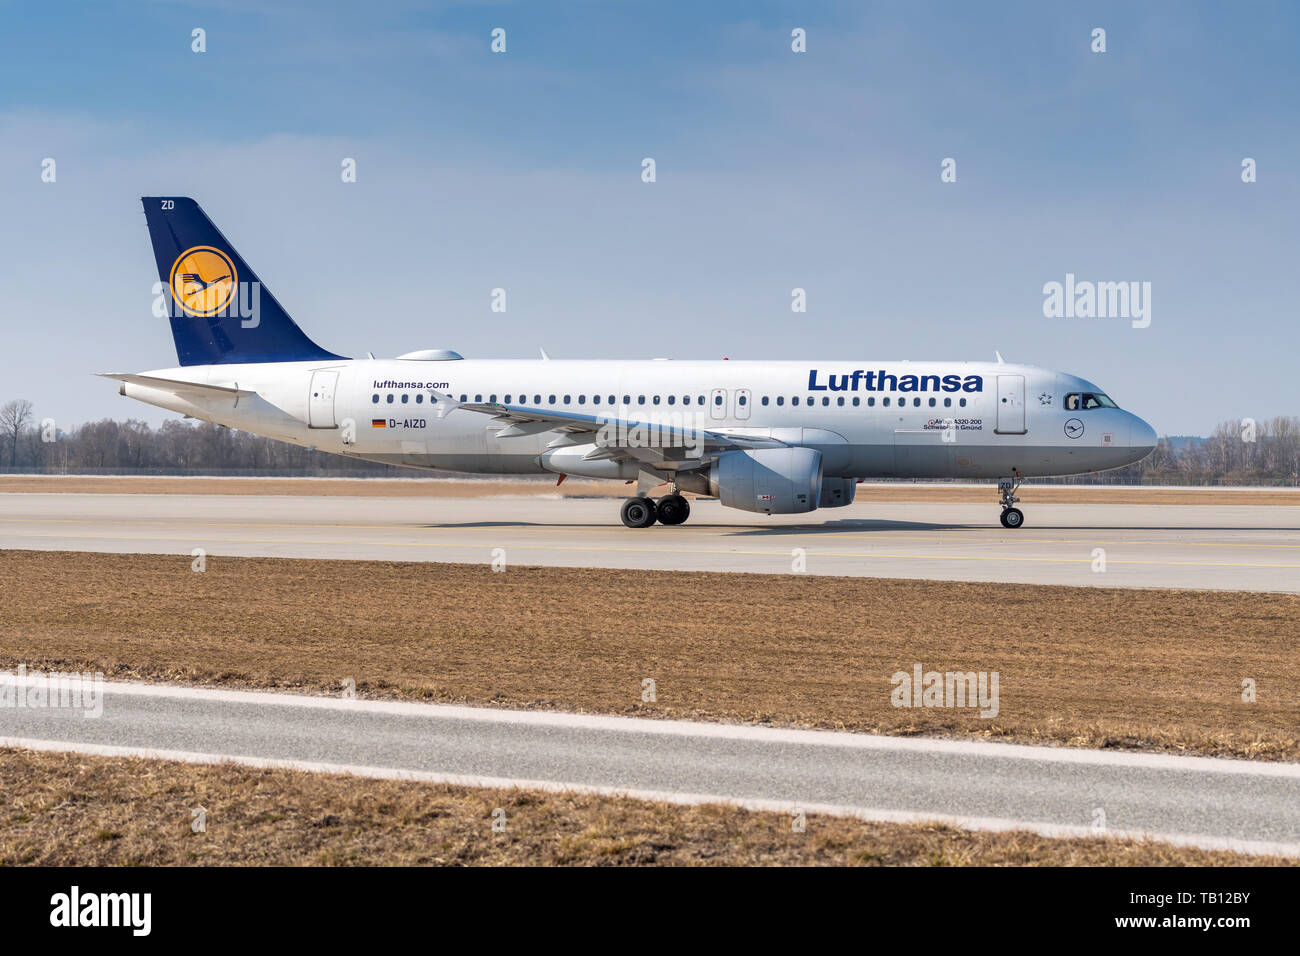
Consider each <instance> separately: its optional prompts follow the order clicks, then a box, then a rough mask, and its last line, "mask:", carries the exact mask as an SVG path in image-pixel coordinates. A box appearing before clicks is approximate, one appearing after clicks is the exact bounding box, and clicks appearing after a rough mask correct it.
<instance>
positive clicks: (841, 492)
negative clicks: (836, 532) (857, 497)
mask: <svg viewBox="0 0 1300 956" xmlns="http://www.w3.org/2000/svg"><path fill="white" fill-rule="evenodd" d="M857 487H858V481H857V479H856V478H826V479H823V481H822V494H821V499H820V500H819V501H818V502H817V507H819V508H843V507H844V506H845V505H851V504H853V494H854V492H855V491H856V490H857Z"/></svg>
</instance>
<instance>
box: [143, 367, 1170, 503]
mask: <svg viewBox="0 0 1300 956" xmlns="http://www.w3.org/2000/svg"><path fill="white" fill-rule="evenodd" d="M144 374H145V375H148V376H152V377H156V378H160V379H169V380H173V381H187V382H194V383H199V384H204V385H221V386H229V387H235V388H238V389H240V390H243V391H244V392H245V393H248V392H252V393H255V394H251V395H250V394H243V395H239V396H236V397H225V396H222V395H219V394H211V395H210V394H207V393H186V394H178V393H176V392H173V391H168V390H165V389H161V388H152V387H149V386H145V385H140V384H134V383H126V384H123V386H122V389H121V391H122V394H124V395H127V396H129V397H131V398H136V399H139V400H140V401H144V402H147V403H149V404H152V405H157V406H159V407H162V408H167V409H171V410H173V411H177V412H182V413H184V414H187V415H191V416H193V417H195V418H199V419H203V420H206V421H211V422H216V423H219V424H222V425H226V426H229V427H231V428H238V429H242V430H245V431H249V432H253V433H256V434H260V435H265V436H268V437H271V438H276V439H280V440H283V441H287V442H293V443H295V444H298V445H306V446H312V447H316V448H320V449H322V450H325V451H330V452H335V453H338V454H341V455H349V456H353V457H357V458H364V459H368V460H372V461H379V462H386V463H390V464H399V465H406V466H411V467H415V468H428V469H439V470H445V471H452V472H474V473H490V474H538V473H546V472H562V473H565V474H578V475H589V476H591V477H597V478H623V479H628V478H633V477H635V476H636V468H637V466H636V465H635V464H630V465H629V464H628V463H627V462H622V463H620V462H616V461H601V460H583V457H584V456H579V455H568V456H567V457H566V456H563V455H560V456H557V455H556V453H555V450H554V447H555V445H556V437H557V432H556V431H555V430H539V431H534V432H532V433H529V434H522V435H520V434H514V435H512V436H511V437H501V435H500V433H501V431H502V430H503V428H504V427H505V426H504V425H503V424H501V423H497V422H495V421H494V420H493V418H492V417H491V416H486V415H483V414H479V413H476V412H472V411H468V410H453V411H450V413H448V409H449V408H450V407H451V405H448V404H447V403H444V404H439V399H440V397H441V398H446V397H450V398H451V399H453V400H454V402H470V403H491V404H501V405H505V406H515V407H518V406H526V407H529V408H537V409H542V410H549V411H556V412H563V413H571V414H581V415H590V416H596V417H600V418H607V419H609V420H610V421H613V422H620V421H635V422H641V423H653V424H659V425H663V426H664V427H666V428H684V429H707V430H710V431H712V432H725V433H728V434H741V435H754V436H759V437H763V438H772V439H775V440H777V441H780V442H782V443H784V444H788V445H796V446H805V447H810V448H814V449H816V450H817V451H819V452H821V455H822V467H823V472H824V474H825V476H826V477H842V478H876V477H903V478H1000V477H1006V476H1010V475H1014V474H1019V475H1021V476H1024V477H1032V476H1045V475H1071V474H1082V473H1087V472H1094V471H1101V470H1105V469H1109V468H1118V467H1122V466H1124V465H1127V464H1130V463H1133V462H1136V461H1139V460H1141V459H1142V458H1143V457H1145V456H1146V455H1147V454H1148V453H1149V452H1150V451H1151V449H1152V448H1153V447H1154V446H1155V443H1156V436H1155V432H1154V430H1153V429H1152V428H1151V426H1149V425H1148V424H1147V423H1146V422H1144V421H1143V420H1142V419H1141V418H1139V417H1137V416H1136V415H1134V414H1133V413H1131V412H1129V411H1127V410H1125V409H1121V408H1118V407H1113V405H1112V404H1111V403H1110V401H1109V399H1107V398H1106V396H1105V393H1104V392H1103V391H1102V390H1101V389H1099V388H1098V387H1097V386H1096V385H1094V384H1093V383H1091V382H1089V381H1087V380H1085V379H1082V378H1079V377H1077V376H1074V375H1070V374H1066V373H1063V372H1055V371H1050V370H1047V369H1041V368H1037V367H1034V366H1028V365H1014V364H1008V363H985V362H911V361H856V362H854V361H842V360H830V361H809V362H793V361H778V362H757V361H725V360H724V361H677V360H674V361H667V360H654V361H588V360H582V361H565V360H555V361H551V360H473V359H450V360H438V361H425V360H409V359H388V360H384V359H334V360H319V361H310V362H258V363H253V364H221V365H188V366H184V367H180V368H171V369H161V370H157V371H154V372H149V373H144ZM1098 396H1099V397H1100V398H1098ZM454 402H453V403H452V404H454Z"/></svg>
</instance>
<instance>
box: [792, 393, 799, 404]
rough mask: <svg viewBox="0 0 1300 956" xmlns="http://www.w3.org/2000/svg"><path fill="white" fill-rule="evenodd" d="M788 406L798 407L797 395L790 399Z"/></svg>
mask: <svg viewBox="0 0 1300 956" xmlns="http://www.w3.org/2000/svg"><path fill="white" fill-rule="evenodd" d="M790 404H791V405H798V404H799V396H798V395H795V396H794V397H793V398H791V399H790Z"/></svg>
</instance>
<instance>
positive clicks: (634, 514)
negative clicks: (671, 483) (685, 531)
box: [622, 492, 691, 528]
mask: <svg viewBox="0 0 1300 956" xmlns="http://www.w3.org/2000/svg"><path fill="white" fill-rule="evenodd" d="M690 516H691V505H690V502H688V501H687V500H686V499H685V498H683V497H682V496H681V495H679V494H677V493H676V492H673V493H672V494H670V495H664V496H663V497H662V498H660V499H659V500H658V501H657V502H656V501H655V500H654V499H653V498H640V497H637V498H629V499H627V501H625V502H623V514H622V517H623V524H625V525H627V526H628V527H629V528H648V527H650V526H651V525H652V524H654V523H655V522H656V521H658V522H659V523H660V524H669V525H672V524H681V523H682V522H683V521H685V520H686V519H687V518H689V517H690Z"/></svg>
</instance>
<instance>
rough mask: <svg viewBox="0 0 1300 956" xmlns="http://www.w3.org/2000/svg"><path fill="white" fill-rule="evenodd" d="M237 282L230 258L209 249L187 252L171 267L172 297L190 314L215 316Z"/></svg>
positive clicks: (230, 296) (192, 249)
mask: <svg viewBox="0 0 1300 956" xmlns="http://www.w3.org/2000/svg"><path fill="white" fill-rule="evenodd" d="M238 282H239V276H238V275H236V274H235V264H234V263H233V262H231V260H230V256H228V255H226V254H225V253H224V252H222V251H221V250H220V249H214V248H212V247H211V246H194V247H192V248H190V249H186V250H185V251H184V252H182V253H181V254H180V256H179V257H178V258H177V259H176V262H175V264H174V265H173V266H172V297H173V298H174V299H175V300H176V301H177V302H179V303H180V306H181V308H182V309H184V310H185V311H186V312H188V313H189V314H190V315H203V316H207V315H216V314H217V313H218V312H220V311H221V310H222V309H223V308H225V307H226V304H227V303H229V302H230V300H231V298H232V297H233V296H234V294H235V286H236V284H237V283H238Z"/></svg>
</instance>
